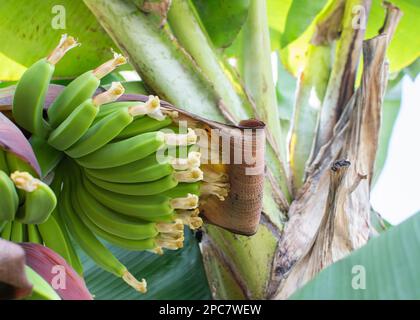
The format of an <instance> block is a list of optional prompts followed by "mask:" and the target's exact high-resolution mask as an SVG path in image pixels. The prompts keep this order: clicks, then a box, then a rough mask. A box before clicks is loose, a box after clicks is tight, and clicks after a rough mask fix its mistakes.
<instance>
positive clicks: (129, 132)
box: [116, 116, 172, 140]
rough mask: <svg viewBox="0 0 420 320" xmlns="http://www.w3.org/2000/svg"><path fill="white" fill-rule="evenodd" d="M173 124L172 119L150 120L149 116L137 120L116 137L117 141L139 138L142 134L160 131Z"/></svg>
mask: <svg viewBox="0 0 420 320" xmlns="http://www.w3.org/2000/svg"><path fill="white" fill-rule="evenodd" d="M171 123H172V118H171V117H165V119H163V120H160V121H159V120H156V119H153V118H150V117H149V116H145V117H142V118H139V119H135V120H134V121H133V122H132V123H130V124H129V125H128V126H127V127H126V128H125V129H124V130H122V131H121V132H120V133H119V134H118V135H117V136H116V139H118V140H122V139H127V138H130V137H134V136H137V135H139V134H142V133H146V132H152V131H158V130H160V129H163V128H165V127H167V126H169V125H170V124H171Z"/></svg>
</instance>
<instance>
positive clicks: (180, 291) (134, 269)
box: [80, 231, 211, 300]
mask: <svg viewBox="0 0 420 320" xmlns="http://www.w3.org/2000/svg"><path fill="white" fill-rule="evenodd" d="M109 247H110V248H111V251H112V252H113V253H114V254H115V256H116V257H117V258H118V259H120V260H121V262H122V263H123V264H124V265H125V266H126V267H127V268H128V270H129V271H130V272H131V273H132V274H133V275H134V276H135V277H137V278H138V279H142V278H145V279H146V280H147V284H148V292H147V293H146V294H144V295H142V294H140V293H138V292H136V291H135V290H133V289H131V288H130V287H129V286H128V285H127V284H126V283H125V282H124V281H122V280H121V279H119V278H116V277H115V276H113V275H112V274H110V273H108V272H106V271H103V270H101V269H100V268H99V267H98V266H96V264H95V263H94V262H93V261H92V260H91V259H89V258H88V257H87V256H86V255H85V254H84V253H83V252H80V254H81V257H82V263H83V267H84V270H85V272H84V275H85V280H86V284H87V286H88V288H89V290H90V292H91V293H92V295H93V296H94V297H95V299H97V300H104V299H106V300H108V299H110V300H157V299H168V300H189V299H194V300H197V299H199V300H208V299H211V293H210V289H209V286H208V283H207V279H206V275H205V272H204V267H203V262H202V260H201V253H200V249H199V246H198V243H197V240H196V239H195V237H194V235H193V233H192V232H190V231H186V235H185V242H184V248H183V249H180V250H177V251H166V252H165V254H164V255H163V256H158V255H155V254H153V253H149V252H132V251H131V252H130V251H126V250H122V249H119V248H116V247H112V246H109Z"/></svg>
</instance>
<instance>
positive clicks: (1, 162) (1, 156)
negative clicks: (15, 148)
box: [0, 147, 10, 174]
mask: <svg viewBox="0 0 420 320" xmlns="http://www.w3.org/2000/svg"><path fill="white" fill-rule="evenodd" d="M0 170H1V171H4V172H6V173H7V174H9V172H10V171H9V166H8V165H7V158H6V151H4V150H3V149H2V148H1V147H0Z"/></svg>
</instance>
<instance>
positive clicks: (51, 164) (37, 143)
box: [23, 136, 63, 177]
mask: <svg viewBox="0 0 420 320" xmlns="http://www.w3.org/2000/svg"><path fill="white" fill-rule="evenodd" d="M29 142H30V144H31V146H32V149H33V150H34V153H35V156H36V159H37V160H38V163H39V166H40V167H41V172H42V176H43V177H45V176H47V175H48V174H49V173H50V172H51V171H52V170H54V168H55V167H56V166H57V165H58V163H59V162H60V160H61V159H62V158H63V153H62V152H60V151H58V150H57V149H55V148H53V147H51V146H50V145H49V144H48V143H47V141H45V140H44V139H42V138H39V137H37V136H32V137H31V139H30V140H29ZM23 171H25V170H23Z"/></svg>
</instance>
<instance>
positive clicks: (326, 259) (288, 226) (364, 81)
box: [0, 0, 420, 299]
mask: <svg viewBox="0 0 420 320" xmlns="http://www.w3.org/2000/svg"><path fill="white" fill-rule="evenodd" d="M12 6H16V4H15V3H14V2H13V1H4V2H3V4H1V5H0V15H2V16H3V17H2V18H4V21H6V22H5V23H4V25H3V28H2V31H4V32H3V33H2V35H1V36H0V38H3V39H2V41H0V42H1V44H0V63H2V65H7V66H8V67H7V68H2V71H0V76H1V78H2V80H5V81H9V82H13V81H15V80H17V79H18V78H19V76H20V75H21V73H22V70H24V67H25V66H28V65H30V64H31V63H32V62H34V61H35V60H36V59H38V58H39V56H36V55H35V52H36V51H35V50H30V48H38V47H39V42H42V43H44V44H45V50H46V51H47V50H49V49H50V47H51V46H52V40H51V39H53V38H54V36H57V35H58V34H60V33H62V31H63V30H60V29H57V30H51V26H50V21H49V20H48V19H49V18H48V17H47V14H49V12H51V9H50V8H52V7H53V6H54V1H44V2H43V4H42V6H39V4H34V5H28V4H27V3H25V4H24V5H20V6H21V8H20V9H21V10H18V11H19V12H20V15H22V13H25V14H26V15H32V14H34V13H33V10H39V15H38V16H39V21H43V20H47V21H48V22H47V23H45V22H44V23H43V22H39V28H38V30H33V29H32V28H31V29H29V27H27V28H28V30H22V31H21V33H18V38H17V39H18V41H17V40H14V41H11V39H12V38H15V37H16V35H15V33H14V32H13V28H12V27H11V26H12V22H15V21H16V19H17V17H13V15H10V11H13V10H9V9H11V8H12ZM63 7H64V9H65V12H66V14H67V18H66V32H68V33H70V34H72V35H74V36H76V37H79V38H80V41H81V42H86V43H88V42H89V41H84V39H95V42H94V43H95V46H94V47H93V48H92V47H90V46H87V47H85V48H84V49H83V50H84V51H83V52H82V53H81V54H80V56H78V57H77V59H74V57H72V56H71V54H72V53H71V52H70V53H69V59H68V60H63V64H62V67H61V69H57V74H58V75H59V76H61V77H62V78H73V77H75V76H77V75H79V74H81V73H83V72H84V71H86V70H89V69H91V68H92V67H93V66H95V65H96V63H95V59H100V58H101V57H102V56H104V55H105V54H106V50H107V48H109V47H110V46H117V47H118V48H119V49H120V50H121V51H122V52H123V53H124V54H125V55H126V56H128V58H129V61H130V65H131V67H132V69H133V70H135V71H136V72H137V74H138V75H139V76H140V78H141V82H139V81H137V82H136V83H135V85H134V86H133V92H135V93H141V94H156V95H158V96H159V97H161V98H162V99H164V100H166V101H168V102H170V103H172V104H173V105H175V106H177V107H179V108H182V109H184V110H185V111H187V112H191V113H194V114H196V115H199V116H201V117H203V118H206V119H209V120H214V121H220V122H225V123H230V124H238V123H240V121H241V120H246V119H252V118H256V119H259V120H261V121H263V122H264V123H265V124H266V137H267V139H266V140H267V141H266V148H265V160H266V174H265V180H264V190H263V191H264V192H263V198H262V202H263V210H262V213H261V218H260V221H259V226H258V230H257V231H256V233H255V234H254V235H252V236H244V235H238V234H235V233H233V232H231V231H227V230H225V229H223V228H221V227H218V226H214V225H211V224H206V225H205V227H204V228H203V231H204V233H203V238H202V241H201V244H200V245H199V247H198V245H197V241H196V240H195V239H194V238H193V237H192V236H191V237H190V238H189V240H188V241H189V242H188V243H189V245H188V246H187V248H188V249H187V250H185V251H183V252H181V253H180V254H174V255H173V256H171V257H167V259H168V260H167V261H166V262H162V261H163V260H161V259H160V260H159V259H156V261H155V259H154V258H152V257H151V255H150V254H143V255H139V254H129V255H127V253H123V252H121V251H120V252H117V254H118V255H121V256H122V257H123V259H124V258H125V259H126V260H127V261H128V263H127V265H130V266H131V267H132V268H134V269H135V270H137V271H138V272H143V274H146V275H147V274H148V272H150V276H153V277H156V279H159V277H160V275H163V274H165V273H166V270H168V263H169V261H176V262H173V263H175V264H176V265H175V267H176V268H175V270H174V268H169V269H170V270H171V272H173V274H176V275H177V276H179V275H181V274H183V272H184V274H185V268H186V267H185V266H188V265H189V266H191V264H189V263H188V261H189V260H190V261H192V262H194V263H195V264H194V266H193V268H192V270H193V271H192V272H191V273H190V276H191V281H190V282H189V284H191V287H190V286H189V285H186V286H184V287H183V288H182V289H183V291H182V294H179V291H177V297H178V298H182V297H183V298H197V297H198V298H209V297H210V293H211V296H212V297H213V298H216V299H226V298H231V299H284V298H288V297H290V296H292V295H293V294H294V293H295V292H296V291H297V290H298V289H300V288H301V287H303V286H304V285H305V284H306V283H307V282H309V281H310V280H311V279H312V278H314V277H316V275H317V274H318V273H319V272H320V271H321V270H322V269H324V268H325V267H327V266H329V265H331V264H334V263H335V262H337V261H339V260H341V259H343V258H344V257H346V256H347V255H349V254H351V252H352V251H354V250H357V249H359V248H361V247H364V246H365V245H366V244H367V243H368V242H369V241H370V239H371V238H372V236H373V235H374V234H376V233H377V231H379V228H378V227H377V226H378V225H380V226H383V225H384V224H383V221H382V220H381V218H380V217H379V216H378V215H377V214H375V213H373V214H372V213H371V207H370V203H369V195H370V191H371V189H372V186H373V185H374V182H375V180H376V178H377V176H378V175H379V174H380V171H381V168H382V166H383V163H384V159H385V158H386V153H387V145H388V141H389V137H390V133H391V132H392V128H393V123H394V121H395V118H396V116H397V114H398V106H399V104H398V102H396V103H395V102H394V103H390V102H389V101H388V100H387V98H389V97H391V89H393V90H394V89H395V87H394V86H392V87H390V90H388V92H387V84H388V82H390V83H392V82H391V81H393V82H398V81H399V80H401V76H398V74H400V75H401V74H402V73H404V72H405V68H406V67H408V66H409V65H412V64H413V62H414V61H415V60H416V59H417V58H418V56H419V52H420V43H419V40H418V37H417V36H416V34H415V33H414V32H415V30H413V28H412V25H413V24H415V20H414V19H415V18H416V14H418V13H420V6H419V5H418V4H415V3H414V1H410V0H394V1H391V2H390V3H389V2H386V3H384V4H382V3H381V2H380V1H379V0H372V1H371V0H328V1H327V0H326V1H304V0H287V1H275V0H230V1H226V0H214V1H205V0H172V1H170V0H84V1H83V3H82V2H74V1H63ZM35 8H36V9H35ZM25 14H23V16H25ZM403 14H404V15H403ZM20 19H22V18H20ZM45 29H48V30H49V31H50V32H49V33H50V36H49V37H48V38H45V39H44V38H43V32H42V30H45ZM6 31H7V32H6ZM25 32H28V33H30V34H31V37H30V38H29V40H28V39H27V38H26V37H25V36H24V35H25ZM41 39H43V40H41ZM10 43H12V45H10ZM90 43H92V41H90ZM402 47H404V50H402V49H401V48H402ZM71 58H73V59H71ZM70 61H73V62H70ZM74 61H76V63H74ZM273 62H275V63H276V64H277V66H278V72H277V77H276V78H277V79H274V78H273V70H274V66H273ZM129 69H130V68H129ZM390 75H391V76H392V78H393V80H390V81H388V78H389V76H390ZM112 77H119V75H118V74H116V73H114V74H112V75H111V76H110V77H109V78H108V79H104V81H103V83H102V84H106V82H107V81H108V82H109V81H111V80H112ZM7 84H10V83H7ZM392 84H394V83H392ZM0 98H1V97H0ZM392 98H393V99H394V100H395V95H394V96H393V97H392ZM381 122H383V124H382V125H381ZM372 247H373V248H372ZM375 247H376V246H375V245H373V244H372V246H371V247H370V248H372V249H371V250H376V252H381V251H380V250H379V251H378V249H375ZM199 249H200V250H199ZM366 250H368V249H366ZM403 258H406V256H404V257H400V258H399V259H403ZM396 259H397V258H396ZM159 261H161V263H162V265H165V266H166V269H162V270H159V271H158V272H156V271H155V270H154V268H153V269H152V268H151V264H153V263H154V264H158V263H159ZM84 263H85V266H87V272H86V273H85V274H86V280H87V284H88V286H90V289H91V291H92V292H93V293H94V294H95V295H97V296H99V298H109V297H112V298H134V297H133V295H130V294H126V293H122V292H123V291H122V289H121V288H119V287H118V284H116V283H113V284H112V285H110V286H108V288H103V285H101V282H104V281H106V280H105V279H109V278H107V277H106V276H105V275H104V274H98V272H97V271H94V267H93V265H92V264H91V262H89V261H88V259H84ZM203 266H204V269H205V273H206V277H207V281H208V284H207V283H206V282H205V280H204V273H203ZM376 267H377V268H380V267H379V266H376ZM148 268H149V269H148ZM326 271H328V270H326ZM378 272H380V271H379V269H378ZM320 277H321V276H320ZM179 278H180V277H175V278H173V279H172V281H171V280H169V279H168V281H163V280H162V282H161V283H160V284H159V288H157V289H156V291H155V292H154V293H153V294H152V295H151V296H149V297H151V298H171V297H173V296H172V295H171V294H170V292H172V291H173V290H175V288H178V289H179V283H178V284H176V281H174V279H175V280H176V279H179ZM324 278H325V277H324ZM165 279H166V278H165ZM107 281H108V280H107ZM315 281H321V280H318V278H317V280H315ZM323 281H327V280H323ZM318 283H319V282H318ZM194 284H198V285H194ZM310 286H311V285H310ZM314 286H316V284H315V285H312V287H314ZM117 288H118V289H117ZM192 288H194V291H191V290H192ZM308 290H311V289H308ZM117 292H121V293H120V294H119V295H117V294H116V293H117ZM173 292H175V291H173ZM193 293H194V295H193ZM301 296H303V297H307V296H305V294H304V293H303V294H301ZM294 297H299V293H298V294H297V296H294Z"/></svg>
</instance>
